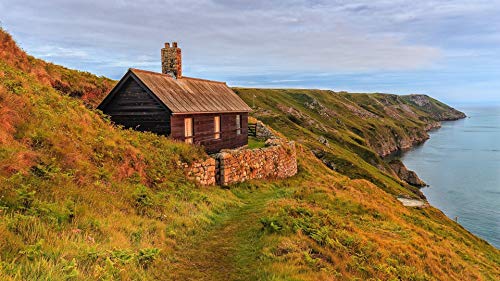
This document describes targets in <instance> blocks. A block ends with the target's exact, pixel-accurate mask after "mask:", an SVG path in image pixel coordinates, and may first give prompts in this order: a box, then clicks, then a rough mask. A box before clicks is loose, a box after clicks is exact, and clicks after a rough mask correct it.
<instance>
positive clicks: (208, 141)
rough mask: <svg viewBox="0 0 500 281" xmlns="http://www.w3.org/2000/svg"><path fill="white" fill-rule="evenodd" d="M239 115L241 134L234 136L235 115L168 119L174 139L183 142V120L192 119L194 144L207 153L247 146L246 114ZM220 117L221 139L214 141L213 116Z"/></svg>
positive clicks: (224, 114) (204, 115)
mask: <svg viewBox="0 0 500 281" xmlns="http://www.w3.org/2000/svg"><path fill="white" fill-rule="evenodd" d="M238 114H240V115H241V134H239V135H238V134H236V115H237V114H236V113H222V114H186V115H173V116H172V117H171V119H170V121H171V128H172V131H171V132H172V134H171V136H172V137H173V138H175V139H178V140H182V141H184V118H188V117H192V118H193V125H194V130H193V131H194V143H196V144H200V145H203V146H205V149H206V151H207V152H208V153H214V152H218V151H220V150H221V149H224V148H237V147H240V146H244V145H246V144H248V113H246V112H244V113H238ZM217 115H218V116H220V117H221V137H220V139H214V116H217Z"/></svg>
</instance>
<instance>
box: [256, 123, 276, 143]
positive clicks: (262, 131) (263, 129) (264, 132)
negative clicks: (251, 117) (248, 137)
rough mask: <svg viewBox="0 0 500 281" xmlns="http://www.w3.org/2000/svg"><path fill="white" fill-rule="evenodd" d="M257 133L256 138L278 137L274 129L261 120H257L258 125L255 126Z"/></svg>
mask: <svg viewBox="0 0 500 281" xmlns="http://www.w3.org/2000/svg"><path fill="white" fill-rule="evenodd" d="M255 130H256V131H255V134H256V136H255V137H256V138H257V139H259V140H267V139H274V138H277V136H275V134H274V133H273V131H271V130H270V129H269V128H268V127H267V126H266V125H264V123H262V122H261V121H257V123H256V127H255Z"/></svg>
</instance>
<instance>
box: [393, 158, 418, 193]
mask: <svg viewBox="0 0 500 281" xmlns="http://www.w3.org/2000/svg"><path fill="white" fill-rule="evenodd" d="M389 166H390V167H391V169H392V170H393V171H394V172H395V173H396V174H397V175H398V177H399V178H400V179H401V180H403V181H405V182H407V183H408V184H410V185H413V186H416V187H425V186H427V184H426V183H425V182H424V181H423V180H421V179H420V178H419V177H418V175H417V173H415V172H414V171H411V170H408V168H406V166H405V165H404V164H403V162H401V160H398V159H395V160H391V161H390V162H389Z"/></svg>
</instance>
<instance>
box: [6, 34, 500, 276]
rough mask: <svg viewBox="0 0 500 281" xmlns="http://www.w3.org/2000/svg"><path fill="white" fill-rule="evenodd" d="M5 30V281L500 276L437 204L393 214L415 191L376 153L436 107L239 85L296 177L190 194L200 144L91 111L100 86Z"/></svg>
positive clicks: (425, 121) (417, 129)
mask: <svg viewBox="0 0 500 281" xmlns="http://www.w3.org/2000/svg"><path fill="white" fill-rule="evenodd" d="M0 36H1V38H2V45H0V120H1V121H0V233H1V238H2V239H0V280H270V279H273V280H355V279H356V280H370V279H372V280H498V276H500V270H499V268H500V267H499V264H500V252H499V250H498V249H495V248H494V247H492V246H491V245H489V244H488V243H486V242H485V241H483V240H481V239H479V238H478V237H476V236H474V235H472V234H471V233H469V232H468V231H467V230H465V229H464V228H463V227H461V226H460V225H459V224H457V223H455V222H453V221H452V220H450V219H448V218H447V217H446V216H445V215H444V214H443V213H442V212H440V211H439V210H437V209H435V208H433V207H431V206H429V207H425V208H419V209H415V208H408V207H405V206H403V205H402V204H401V202H400V201H398V199H397V198H418V197H419V193H418V189H417V188H415V187H413V186H411V185H409V184H407V183H405V182H403V181H401V180H400V179H399V178H398V177H397V175H396V173H395V172H394V171H392V169H391V168H390V166H389V165H388V164H387V163H385V161H383V160H382V158H381V157H380V155H383V154H385V153H386V152H385V151H386V150H387V151H392V150H394V149H399V148H401V147H403V146H404V144H405V143H412V142H413V141H412V134H414V133H416V134H421V135H422V136H425V131H426V130H427V129H428V128H429V126H433V125H435V124H437V122H438V121H439V120H440V119H439V118H437V117H436V116H450V114H451V113H445V112H442V110H444V107H438V109H436V110H438V111H437V113H438V115H436V112H435V111H434V109H429V108H430V107H429V105H426V106H424V107H420V106H418V105H415V104H414V102H411V101H407V100H405V98H404V97H400V96H394V95H381V94H371V95H368V94H348V93H334V92H331V91H318V90H269V89H237V91H238V92H239V94H240V95H241V96H242V97H243V98H244V99H246V100H247V101H250V100H252V95H253V94H255V95H256V99H255V101H256V106H257V108H256V109H255V112H254V115H255V116H257V117H258V118H259V119H260V120H262V121H264V123H265V124H266V125H269V126H271V127H272V128H273V129H274V130H275V131H277V133H281V135H283V136H284V137H286V138H288V139H291V140H294V141H295V142H294V143H295V150H294V151H293V154H294V156H296V158H297V160H298V166H297V174H296V175H294V176H292V177H289V178H286V179H275V180H249V181H246V182H244V183H240V184H232V185H230V186H229V187H227V188H220V187H215V186H200V185H197V184H196V183H195V182H194V181H191V180H189V179H188V178H187V177H186V176H185V174H184V172H185V171H184V169H183V168H182V167H180V165H179V163H186V164H187V165H188V166H189V165H190V164H191V163H196V162H197V161H203V160H205V159H209V158H208V156H207V155H206V154H205V153H204V152H203V150H202V149H201V148H200V147H195V146H191V145H186V144H184V143H180V142H177V141H173V140H171V139H168V138H165V137H160V136H156V135H154V134H151V133H141V132H135V131H132V130H123V129H121V128H119V127H117V126H114V125H113V124H111V122H110V121H109V119H108V118H107V117H106V116H102V115H101V113H99V112H98V111H96V110H93V109H91V108H89V105H90V104H95V100H93V98H92V97H94V98H97V96H98V95H94V94H92V93H95V92H94V90H95V89H100V90H99V91H101V90H103V89H104V88H102V87H101V86H100V83H101V82H103V81H109V80H108V79H105V78H102V77H96V76H93V75H91V74H89V73H82V72H79V71H74V70H70V69H66V68H63V67H60V66H56V65H50V64H46V63H45V62H43V61H40V60H37V59H34V58H31V57H29V56H27V55H26V54H25V53H24V52H23V51H22V50H20V49H19V48H18V47H17V46H16V45H15V43H14V42H13V41H12V39H11V38H10V36H9V35H8V34H6V33H5V32H4V31H1V30H0ZM18 58H21V59H20V60H19V59H18ZM47 68H49V70H47ZM58 80H60V81H61V83H63V84H64V85H66V86H65V87H64V88H65V89H66V90H61V89H60V87H57V86H55V85H54V83H53V82H52V81H58ZM109 82H110V83H113V81H109ZM87 83H88V84H89V85H87V86H88V87H87V86H83V85H85V84H87ZM103 83H107V82H103ZM87 91H89V92H87ZM71 93H78V94H71ZM80 93H81V94H80ZM428 99H429V102H430V103H431V104H433V103H434V100H433V99H431V98H428ZM436 104H438V103H436ZM438 105H439V104H438ZM431 106H432V105H431ZM447 118H448V117H447ZM450 118H451V117H450ZM386 143H390V144H386ZM384 146H386V147H384ZM377 147H384V148H383V149H382V148H377ZM263 153H264V152H263ZM244 161H246V160H245V159H244V157H242V158H241V159H237V161H232V162H231V163H235V165H239V164H238V162H239V163H241V162H244ZM212 164H213V161H212V162H211V164H210V165H212ZM325 164H328V166H327V165H325ZM210 165H208V166H210ZM259 165H260V164H259ZM264 165H265V164H264ZM208 166H207V169H208V168H210V167H208ZM197 168H200V167H197ZM201 168H203V169H205V167H201ZM293 168H294V169H293V173H295V167H293ZM231 169H232V168H231ZM265 169H269V168H265ZM249 171H250V172H253V171H251V168H249ZM258 172H268V171H258ZM400 196H401V197H400Z"/></svg>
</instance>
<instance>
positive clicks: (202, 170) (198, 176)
mask: <svg viewBox="0 0 500 281" xmlns="http://www.w3.org/2000/svg"><path fill="white" fill-rule="evenodd" d="M181 165H182V166H183V168H184V171H185V173H186V176H187V177H188V178H190V179H193V180H195V181H197V182H198V183H200V184H201V185H215V184H216V181H215V179H216V175H217V167H216V160H215V159H214V158H212V157H209V158H207V159H206V160H204V161H195V162H193V163H191V165H188V164H186V163H181Z"/></svg>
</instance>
